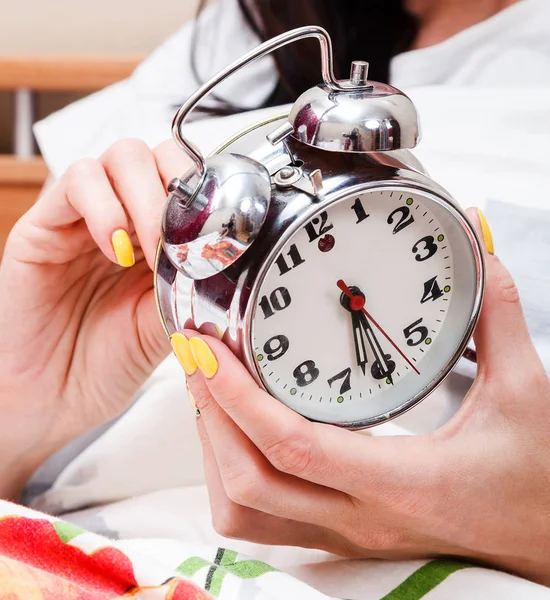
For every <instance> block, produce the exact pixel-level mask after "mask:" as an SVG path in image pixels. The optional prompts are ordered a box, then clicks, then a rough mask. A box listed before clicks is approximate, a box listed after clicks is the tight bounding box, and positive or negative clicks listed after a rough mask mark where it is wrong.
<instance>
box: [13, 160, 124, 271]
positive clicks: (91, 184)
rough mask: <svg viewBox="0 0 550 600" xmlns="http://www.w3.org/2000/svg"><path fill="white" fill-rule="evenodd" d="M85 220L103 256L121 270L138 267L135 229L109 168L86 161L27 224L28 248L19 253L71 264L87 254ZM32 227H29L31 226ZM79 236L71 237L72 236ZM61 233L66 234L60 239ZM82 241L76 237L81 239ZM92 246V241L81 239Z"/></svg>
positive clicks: (22, 225)
mask: <svg viewBox="0 0 550 600" xmlns="http://www.w3.org/2000/svg"><path fill="white" fill-rule="evenodd" d="M82 219H83V220H84V221H85V223H86V228H87V231H88V232H89V234H90V236H91V237H92V239H93V240H94V242H95V244H97V246H98V247H99V249H100V250H101V251H102V252H103V254H104V255H105V256H106V257H107V258H108V259H109V260H111V261H112V262H114V263H117V264H120V265H121V266H131V265H133V263H134V252H133V246H132V243H131V241H130V237H129V234H130V233H131V228H130V224H129V222H128V217H127V215H126V212H125V211H124V208H123V207H122V206H121V204H120V201H119V200H118V198H117V196H116V194H115V193H114V191H113V189H112V186H111V183H110V181H109V178H108V176H107V174H106V172H105V169H104V168H103V166H102V165H101V164H100V163H99V162H98V161H96V160H92V159H84V160H81V161H78V162H76V163H75V164H73V165H72V166H71V167H69V169H68V170H67V172H66V173H65V175H64V176H63V177H62V178H61V179H60V180H59V181H57V182H56V183H54V184H53V185H52V187H51V188H50V189H49V190H48V192H47V193H45V194H44V195H43V196H42V197H41V198H40V199H39V200H38V201H37V203H36V204H35V205H34V206H33V207H32V208H31V209H30V210H29V211H28V213H27V214H26V215H25V216H24V217H23V218H22V219H21V221H20V223H18V225H17V227H19V228H20V231H22V232H23V231H24V232H26V233H25V235H24V236H23V238H25V240H26V246H27V247H26V248H21V247H20V248H18V254H21V256H22V259H23V260H28V261H29V262H43V261H45V260H47V261H48V262H49V263H56V262H66V261H67V259H69V260H70V259H72V258H74V257H75V256H77V255H78V254H80V253H81V252H82V251H83V248H82V247H80V245H79V239H78V238H80V236H79V234H82V233H83V232H82V229H81V227H80V226H79V221H81V220H82ZM29 224H30V225H31V227H27V226H26V225H29ZM73 230H74V231H75V235H67V232H68V231H73ZM59 231H63V233H64V235H63V236H60V235H59ZM75 236H76V237H75ZM81 244H84V245H86V247H87V236H85V237H84V238H82V239H81Z"/></svg>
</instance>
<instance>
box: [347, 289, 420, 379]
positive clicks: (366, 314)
mask: <svg viewBox="0 0 550 600" xmlns="http://www.w3.org/2000/svg"><path fill="white" fill-rule="evenodd" d="M336 285H337V286H338V287H339V288H340V289H341V290H342V291H343V292H344V294H346V296H347V297H348V298H349V299H350V301H351V302H350V305H351V308H352V309H353V310H361V311H362V312H363V314H364V315H365V316H366V317H367V319H370V320H371V321H372V322H373V323H374V325H375V326H376V328H377V329H378V330H379V331H380V333H381V334H382V335H383V336H384V337H385V338H386V339H387V340H388V342H389V343H390V344H391V345H392V346H393V347H394V348H395V349H396V350H397V352H399V354H401V356H402V357H403V358H404V359H405V360H406V361H407V363H408V364H409V365H410V366H411V367H412V368H413V370H414V371H415V372H416V373H418V375H420V371H419V370H418V369H417V368H416V367H415V366H414V365H413V364H412V362H411V361H410V360H409V359H408V358H407V357H406V356H405V354H403V352H401V350H400V349H399V347H398V346H397V344H396V343H395V342H394V341H393V340H392V339H391V337H390V336H389V335H388V334H387V333H386V332H385V331H384V330H383V329H382V327H380V325H379V324H378V323H377V322H376V321H375V320H374V319H373V318H372V316H371V314H370V313H369V312H368V311H367V310H366V309H365V307H364V301H363V306H361V307H358V308H355V307H354V306H353V301H354V300H355V299H356V298H361V296H355V295H354V294H353V292H352V291H351V290H350V289H349V287H348V286H347V285H346V284H345V283H344V282H343V281H342V280H341V279H339V280H338V281H337V282H336ZM361 300H363V299H362V298H361Z"/></svg>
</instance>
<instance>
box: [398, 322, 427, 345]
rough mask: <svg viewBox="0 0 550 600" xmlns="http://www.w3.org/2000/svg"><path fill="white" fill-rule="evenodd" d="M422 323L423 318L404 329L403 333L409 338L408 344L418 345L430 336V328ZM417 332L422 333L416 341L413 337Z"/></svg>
mask: <svg viewBox="0 0 550 600" xmlns="http://www.w3.org/2000/svg"><path fill="white" fill-rule="evenodd" d="M420 323H422V319H418V321H415V322H414V323H411V324H410V325H409V326H408V327H405V329H403V334H404V335H405V337H406V338H407V346H418V345H419V344H421V343H422V342H423V341H424V340H425V339H426V338H427V337H428V328H427V327H424V326H423V325H420ZM415 333H417V334H419V335H420V337H419V338H418V339H417V340H416V341H415V340H413V339H412V336H413V335H414V334H415Z"/></svg>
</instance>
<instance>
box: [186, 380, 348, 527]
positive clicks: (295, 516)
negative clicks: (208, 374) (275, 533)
mask: <svg viewBox="0 0 550 600" xmlns="http://www.w3.org/2000/svg"><path fill="white" fill-rule="evenodd" d="M189 383H190V385H189V387H190V389H191V393H192V394H193V397H194V399H195V402H196V405H197V407H198V408H199V410H200V420H201V421H202V424H203V425H204V428H205V431H206V434H207V436H208V440H209V443H210V445H211V448H212V451H213V454H214V457H215V460H216V464H217V467H218V469H219V473H220V476H221V480H222V483H223V489H224V491H225V494H226V495H227V497H228V498H229V499H230V500H231V501H232V502H234V503H235V504H238V505H240V506H245V507H248V508H251V509H255V510H259V511H261V512H263V513H268V514H270V515H273V516H276V517H282V518H287V519H292V520H296V521H300V522H304V523H309V524H311V525H318V526H322V527H324V526H326V525H327V515H328V514H330V515H331V523H333V524H334V529H335V530H336V531H342V529H347V530H349V525H348V524H349V523H350V520H351V519H352V518H353V517H354V512H355V511H354V510H353V504H352V502H351V501H350V499H349V497H348V496H346V495H345V494H342V493H341V492H338V491H336V490H333V489H329V488H326V487H321V486H318V485H316V484H313V483H310V482H308V481H304V480H302V479H298V478H295V477H291V476H289V475H286V474H284V473H282V472H280V471H277V470H276V469H274V468H273V466H272V465H271V464H270V463H269V462H268V461H267V459H266V458H265V457H264V456H263V455H262V454H261V452H260V451H259V450H258V449H257V448H256V446H255V445H254V444H253V443H252V442H251V441H250V440H249V439H248V438H247V437H246V435H244V433H243V432H242V431H241V430H240V429H239V428H238V427H237V425H236V424H235V423H234V422H233V421H232V420H231V418H230V417H229V416H228V415H227V414H226V413H225V412H224V411H223V410H222V409H221V407H220V406H219V405H218V404H217V403H216V401H215V400H214V399H213V398H212V396H211V392H210V390H209V389H208V386H207V385H206V384H205V381H204V378H202V377H201V376H200V375H198V376H196V375H195V376H193V377H192V378H191V379H190V382H189Z"/></svg>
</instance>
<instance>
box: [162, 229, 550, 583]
mask: <svg viewBox="0 0 550 600" xmlns="http://www.w3.org/2000/svg"><path fill="white" fill-rule="evenodd" d="M478 226H479V223H478ZM487 273H488V277H487V291H486V297H485V302H484V307H483V311H482V315H481V318H480V322H479V324H478V327H477V330H476V336H475V337H476V347H477V352H478V363H479V365H478V376H477V379H476V382H475V385H474V386H473V388H472V389H471V391H470V393H469V394H468V396H467V398H466V399H465V401H464V403H463V406H462V407H461V409H460V411H459V412H458V413H457V414H456V415H455V417H454V418H453V419H452V420H451V421H450V422H449V423H447V424H446V425H445V426H444V427H443V428H442V429H440V430H438V431H436V432H434V433H432V434H429V435H423V436H414V437H413V436H410V437H409V436H402V437H387V438H382V437H378V438H373V437H368V436H362V435H358V434H356V433H353V432H350V431H347V430H343V429H339V428H337V427H333V426H328V425H322V424H318V423H311V422H309V421H307V420H306V419H304V418H302V417H301V416H300V415H298V414H296V413H294V412H293V411H291V410H290V409H288V408H287V407H285V406H284V405H283V404H282V403H280V402H279V401H277V400H275V399H274V398H272V397H271V396H270V395H269V394H267V393H265V392H264V391H262V390H261V389H260V388H259V387H258V385H257V384H256V383H255V382H254V380H253V379H252V378H251V376H250V375H249V373H248V372H247V370H246V369H245V367H244V366H243V365H242V364H241V363H240V362H239V361H238V360H237V359H236V358H235V356H234V355H233V354H232V353H231V352H230V350H229V349H228V348H227V347H226V346H225V345H224V344H223V343H222V342H221V341H220V340H218V339H215V338H213V337H209V336H204V335H199V334H198V333H197V332H194V331H186V332H185V335H186V336H187V337H188V338H189V339H190V340H191V342H188V341H187V340H186V338H185V337H183V336H181V335H177V338H176V339H173V342H177V343H178V344H179V356H180V359H181V358H182V357H183V358H184V360H183V363H184V366H185V367H186V370H187V371H188V374H190V376H189V378H188V383H189V388H190V392H191V394H192V397H194V401H195V403H196V406H197V408H198V409H199V410H200V417H199V418H198V420H197V422H198V428H199V433H200V436H201V439H202V442H203V447H204V462H205V470H206V476H207V483H208V487H209V492H210V501H211V509H212V516H213V523H214V527H215V529H216V530H217V531H218V532H219V533H221V534H222V535H225V536H226V537H233V538H242V539H248V540H251V541H255V542H259V543H264V544H279V545H295V546H302V547H312V548H320V549H324V550H327V551H330V552H334V553H336V554H340V555H343V556H349V557H381V558H411V557H419V556H434V555H454V556H461V557H466V558H469V559H472V560H476V561H479V562H481V563H487V564H492V565H495V566H497V567H500V568H503V569H505V570H510V571H514V572H517V573H519V574H521V575H523V576H525V577H528V578H530V579H533V580H535V581H539V582H542V583H546V584H550V576H549V574H548V573H549V571H550V570H549V569H548V559H547V557H548V556H549V552H550V519H549V516H550V434H549V433H548V423H549V422H550V384H549V381H548V377H547V376H546V373H545V372H544V368H543V367H542V365H541V363H540V360H539V358H538V356H537V353H536V351H535V349H534V347H533V345H532V342H531V339H530V336H529V333H528V331H527V327H526V325H525V321H524V318H523V313H522V310H521V306H520V304H519V299H518V296H517V290H516V288H515V286H514V283H513V281H512V279H511V277H510V275H509V274H508V273H507V271H506V269H505V268H504V267H503V266H502V264H501V263H500V262H499V260H498V259H497V258H496V257H494V256H492V255H488V256H487ZM197 364H198V367H199V368H197Z"/></svg>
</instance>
